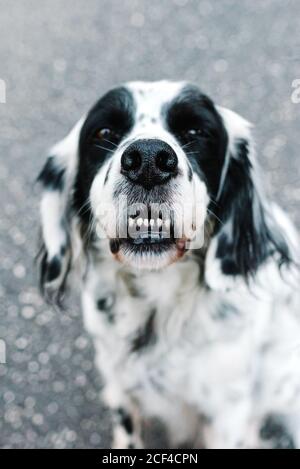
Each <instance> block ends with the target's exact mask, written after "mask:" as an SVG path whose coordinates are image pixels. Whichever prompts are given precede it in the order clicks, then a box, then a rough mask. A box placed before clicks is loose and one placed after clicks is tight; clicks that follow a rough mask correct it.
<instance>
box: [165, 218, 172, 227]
mask: <svg viewBox="0 0 300 469" xmlns="http://www.w3.org/2000/svg"><path fill="white" fill-rule="evenodd" d="M170 226H171V220H166V221H165V227H166V228H170Z"/></svg>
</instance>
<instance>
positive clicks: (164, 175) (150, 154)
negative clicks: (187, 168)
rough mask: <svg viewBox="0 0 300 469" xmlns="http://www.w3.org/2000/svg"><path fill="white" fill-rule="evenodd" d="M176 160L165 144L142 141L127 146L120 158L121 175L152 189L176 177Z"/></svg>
mask: <svg viewBox="0 0 300 469" xmlns="http://www.w3.org/2000/svg"><path fill="white" fill-rule="evenodd" d="M177 168H178V158H177V155H176V153H175V151H174V150H173V149H172V148H171V147H170V145H168V144H167V143H165V142H163V141H161V140H156V139H143V140H137V141H136V142H134V143H132V144H131V145H129V147H128V148H127V149H126V150H125V151H124V153H123V155H122V158H121V173H122V174H124V176H126V177H127V178H128V179H130V180H131V181H132V182H134V183H136V184H140V185H141V186H143V187H145V188H146V189H152V188H153V187H154V186H156V185H158V184H164V183H165V182H167V181H168V180H169V179H170V178H171V177H174V176H176V175H177Z"/></svg>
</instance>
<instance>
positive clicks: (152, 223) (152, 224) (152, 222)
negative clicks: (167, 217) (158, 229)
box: [149, 218, 155, 226]
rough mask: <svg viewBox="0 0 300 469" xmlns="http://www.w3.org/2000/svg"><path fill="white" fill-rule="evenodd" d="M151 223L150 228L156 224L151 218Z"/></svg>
mask: <svg viewBox="0 0 300 469" xmlns="http://www.w3.org/2000/svg"><path fill="white" fill-rule="evenodd" d="M149 223H150V226H154V224H155V221H154V220H153V218H151V220H150V222H149Z"/></svg>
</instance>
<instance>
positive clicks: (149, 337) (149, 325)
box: [131, 310, 156, 352]
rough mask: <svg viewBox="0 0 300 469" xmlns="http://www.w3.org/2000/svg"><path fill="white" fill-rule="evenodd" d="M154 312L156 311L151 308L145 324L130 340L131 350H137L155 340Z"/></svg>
mask: <svg viewBox="0 0 300 469" xmlns="http://www.w3.org/2000/svg"><path fill="white" fill-rule="evenodd" d="M155 314H156V311H155V310H153V311H152V312H151V313H150V316H149V318H148V320H147V322H146V324H145V325H144V327H142V328H141V329H140V330H139V331H138V333H137V335H136V337H135V338H134V340H133V341H132V346H131V351H132V352H138V351H140V350H142V349H144V348H146V347H149V346H150V345H152V344H154V343H155V340H156V337H155V330H154V319H155Z"/></svg>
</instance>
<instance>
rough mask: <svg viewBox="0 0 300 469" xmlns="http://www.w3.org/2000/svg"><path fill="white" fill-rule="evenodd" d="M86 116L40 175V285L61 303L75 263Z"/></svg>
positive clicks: (49, 157)
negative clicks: (75, 208)
mask: <svg viewBox="0 0 300 469" xmlns="http://www.w3.org/2000/svg"><path fill="white" fill-rule="evenodd" d="M82 123H83V119H82V120H80V121H79V122H78V123H77V124H76V126H75V127H74V128H73V129H72V130H71V132H70V133H69V134H68V135H67V137H66V138H65V139H63V140H61V141H60V142H59V143H57V144H56V145H55V146H54V147H53V148H52V149H51V151H50V153H49V156H48V158H47V161H46V163H45V165H44V167H43V169H42V171H41V173H40V175H39V176H38V182H39V183H40V184H41V185H42V190H43V192H42V199H41V204H40V212H41V236H42V246H41V249H40V252H39V255H38V259H39V261H40V285H41V289H42V292H43V293H44V295H45V297H46V299H47V300H48V301H51V302H52V301H53V302H57V303H59V302H60V300H61V298H62V295H63V293H64V287H65V283H66V278H67V275H68V272H69V271H70V268H71V265H72V233H71V223H72V219H71V218H72V217H71V203H72V202H71V198H72V192H73V185H74V179H75V177H76V171H77V164H78V141H79V134H80V129H81V127H82Z"/></svg>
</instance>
